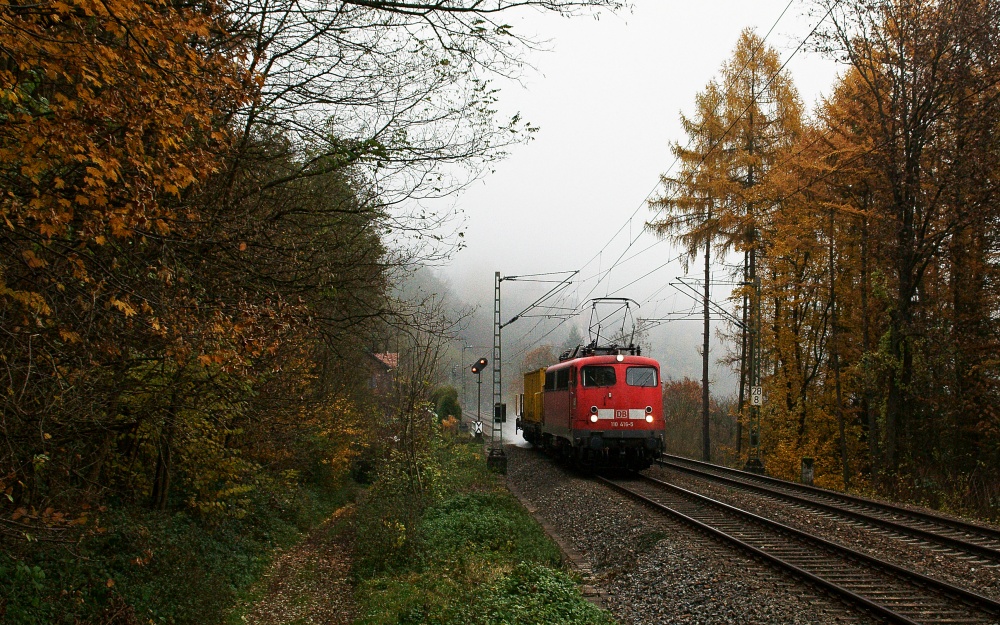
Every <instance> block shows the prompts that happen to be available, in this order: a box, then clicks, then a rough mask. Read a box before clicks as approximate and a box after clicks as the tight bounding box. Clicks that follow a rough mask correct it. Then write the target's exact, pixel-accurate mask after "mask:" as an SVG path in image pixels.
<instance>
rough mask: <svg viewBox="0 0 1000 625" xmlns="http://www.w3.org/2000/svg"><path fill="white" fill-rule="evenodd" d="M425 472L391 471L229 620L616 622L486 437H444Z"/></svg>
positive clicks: (365, 624)
mask: <svg viewBox="0 0 1000 625" xmlns="http://www.w3.org/2000/svg"><path fill="white" fill-rule="evenodd" d="M419 468H420V469H421V472H422V473H423V476H422V478H421V479H423V480H426V482H425V488H424V490H423V491H422V492H421V493H414V490H413V482H412V481H411V480H412V479H413V478H414V476H413V475H411V474H407V473H405V472H400V473H394V472H393V471H392V470H391V467H387V470H386V471H384V472H383V474H382V475H381V477H379V478H378V479H377V480H376V481H375V482H374V483H372V484H370V485H369V486H368V487H367V488H366V489H365V491H364V492H363V493H362V494H361V495H360V496H359V497H358V499H357V501H356V503H355V504H354V505H353V506H350V507H348V508H343V509H342V510H341V511H338V514H336V515H335V518H332V519H331V520H330V521H328V522H327V523H326V524H324V525H323V526H322V527H320V528H319V529H318V530H315V531H313V532H312V533H310V534H309V536H308V537H307V538H306V540H304V541H303V542H302V543H301V544H300V545H298V546H296V547H295V548H292V549H289V550H288V551H286V552H284V553H282V554H280V555H279V556H278V557H277V558H276V560H275V564H274V565H273V566H272V570H271V571H270V572H269V573H268V575H267V576H266V577H265V579H264V580H263V581H262V583H261V584H260V586H259V588H258V589H257V592H256V593H255V594H254V596H253V600H252V601H251V602H248V603H247V604H246V605H244V606H242V607H241V608H240V609H239V610H238V613H237V614H236V615H235V618H234V619H231V620H233V622H238V621H242V622H246V623H250V624H251V625H278V624H279V623H289V622H323V623H357V624H359V625H381V624H386V625H388V624H390V623H392V624H395V623H440V624H454V625H466V624H471V625H477V624H481V625H487V624H493V623H508V624H510V625H518V624H524V625H528V624H529V623H560V624H565V625H576V624H578V625H584V624H586V625H604V624H606V625H613V623H614V621H613V620H612V619H611V618H610V617H609V616H608V614H607V613H606V612H604V611H602V610H600V609H599V608H598V607H597V606H595V605H593V604H592V603H591V602H588V601H587V599H586V598H585V597H584V596H583V594H582V592H581V584H582V582H583V574H585V572H583V571H580V570H578V569H574V568H573V567H572V565H571V564H570V563H568V562H567V556H566V555H565V554H564V552H563V551H562V550H561V549H560V547H559V546H558V545H557V544H556V543H555V542H553V541H552V540H551V539H550V538H549V537H548V536H547V535H546V532H545V530H544V529H543V528H542V527H541V525H540V524H539V523H538V522H536V521H535V519H534V518H533V517H532V515H531V514H529V512H528V510H526V509H525V507H524V506H522V505H521V503H520V502H518V500H517V499H516V498H515V497H514V496H513V495H512V494H511V492H510V491H509V490H508V489H507V486H506V482H505V479H504V477H503V476H501V475H497V474H494V473H491V472H489V471H488V470H487V469H486V462H485V456H484V454H483V449H482V446H481V444H478V443H471V442H466V441H465V440H464V439H461V438H448V437H445V438H444V439H442V440H440V441H438V442H437V443H436V444H435V445H434V448H433V449H432V450H430V453H428V454H427V455H426V456H425V457H424V458H423V460H422V461H421V462H420V463H419ZM338 597H339V598H338ZM344 597H347V598H349V599H348V600H344Z"/></svg>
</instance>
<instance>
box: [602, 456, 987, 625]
mask: <svg viewBox="0 0 1000 625" xmlns="http://www.w3.org/2000/svg"><path fill="white" fill-rule="evenodd" d="M638 477H639V478H640V480H641V481H642V482H644V483H647V484H652V485H654V487H655V488H657V490H659V491H660V492H661V493H662V492H665V491H667V494H676V495H677V496H680V497H682V498H684V499H686V500H689V501H693V502H696V503H698V504H700V505H702V506H704V507H705V508H703V509H706V508H710V509H714V510H716V511H719V512H721V513H723V514H724V515H725V516H727V517H728V518H729V519H732V518H733V517H735V518H737V519H739V520H740V522H741V523H742V524H743V526H744V527H745V526H748V525H753V526H757V527H762V528H766V529H767V530H769V531H770V532H774V533H778V534H779V535H783V536H784V539H785V541H786V544H787V543H791V542H793V541H794V542H797V543H798V544H800V545H801V544H803V543H804V544H806V545H811V546H812V547H811V548H812V549H816V548H819V549H820V550H822V551H825V552H826V553H827V555H826V556H825V557H824V558H823V559H822V560H829V559H830V555H829V554H830V553H831V552H832V553H833V554H835V557H839V558H844V559H847V560H852V561H855V562H857V563H859V564H861V565H862V566H863V568H865V569H868V570H869V572H871V570H872V569H873V570H874V571H875V572H879V571H881V572H887V573H889V574H891V575H893V576H895V577H896V578H897V579H901V580H902V581H903V582H904V583H906V584H908V585H909V586H911V587H913V588H915V589H916V590H917V593H918V596H920V595H921V594H923V595H924V596H926V590H925V589H930V590H931V591H932V592H934V593H938V594H940V595H944V596H945V597H949V598H951V599H959V600H961V601H962V602H963V603H965V604H966V605H967V606H968V607H972V608H974V609H978V610H980V611H985V612H988V613H990V614H993V615H998V614H1000V602H997V601H994V600H993V599H990V598H988V597H984V596H982V595H979V594H976V593H973V592H971V591H968V590H966V589H964V588H960V587H957V586H953V585H951V584H947V583H946V582H942V581H940V580H937V579H934V578H931V577H928V576H926V575H923V574H921V573H917V572H916V571H912V570H910V569H907V568H904V567H901V566H898V565H895V564H892V563H891V562H884V561H882V560H879V559H877V558H874V557H872V556H869V555H867V554H864V553H861V552H857V551H854V550H853V549H850V548H848V547H845V546H843V545H839V544H837V543H834V542H831V541H828V540H826V539H824V538H820V537H818V536H813V535H811V534H808V533H806V532H803V531H801V530H798V529H795V528H792V527H789V526H786V525H783V524H781V523H778V522H776V521H772V520H770V519H767V518H764V517H761V516H758V515H756V514H753V513H751V512H747V511H745V510H740V509H739V508H736V507H734V506H731V505H729V504H726V503H723V502H720V501H716V500H714V499H711V498H709V497H705V496H704V495H700V494H698V493H694V492H692V491H689V490H687V489H684V488H680V487H678V486H674V485H672V484H668V483H666V482H662V481H660V480H656V479H653V478H650V477H648V476H643V475H639V476H638ZM597 479H598V480H600V481H601V482H602V483H604V484H606V485H608V486H610V487H612V488H614V489H616V490H619V491H621V492H623V493H625V494H627V495H628V496H630V497H633V498H635V499H638V500H640V501H642V502H644V503H646V504H647V505H650V506H652V507H653V508H655V509H657V510H659V511H661V512H664V513H666V514H668V515H670V516H673V517H675V518H677V519H679V520H681V521H683V522H685V523H687V524H689V525H692V526H693V527H696V528H698V529H699V530H701V531H703V532H706V533H708V534H709V535H712V536H715V537H717V538H718V539H720V540H722V541H723V542H728V543H731V544H734V545H736V546H737V547H739V548H740V549H742V550H744V551H747V552H749V553H751V554H753V555H754V556H757V557H760V558H763V559H764V560H766V561H769V562H772V563H774V564H775V565H776V566H778V567H779V568H782V569H786V570H789V571H791V572H792V573H794V574H795V575H797V576H799V577H801V578H803V579H806V580H808V581H809V582H811V583H814V584H816V585H818V586H819V587H821V588H825V589H827V590H829V591H830V592H832V593H834V594H836V595H839V596H841V597H843V598H844V599H846V600H847V601H849V602H851V603H853V604H855V605H859V606H861V607H862V608H864V609H867V610H870V611H872V612H874V613H875V614H878V615H879V616H881V617H882V618H885V619H886V620H888V621H890V622H893V623H905V624H907V625H912V624H920V623H925V622H933V621H915V620H913V619H912V618H910V617H908V616H906V615H905V614H901V613H900V612H897V611H895V610H894V609H892V608H891V607H889V606H886V605H883V604H881V603H879V602H878V601H876V600H873V599H870V598H868V597H865V596H864V595H862V594H859V593H857V592H854V591H853V590H850V589H849V588H846V587H844V586H842V585H840V584H838V583H836V582H835V581H833V580H831V579H827V578H825V577H823V576H822V575H819V574H816V573H813V572H810V571H809V570H807V569H805V568H803V567H801V566H798V565H796V564H794V563H791V562H788V561H786V560H784V559H782V558H780V557H778V556H777V555H775V554H773V553H769V552H767V551H765V550H764V549H762V548H759V547H756V546H754V545H752V544H750V543H748V542H746V541H744V540H741V539H740V538H737V537H736V536H733V535H731V534H728V533H726V532H725V531H723V530H721V529H719V528H717V527H713V526H712V525H710V524H709V523H706V522H704V521H701V520H698V519H696V518H694V517H692V516H689V515H687V514H684V513H683V512H681V511H679V510H676V509H674V508H672V507H670V506H668V505H665V504H663V503H662V502H658V501H656V500H654V499H651V498H649V497H647V496H645V495H643V494H641V493H639V492H637V491H635V490H633V489H630V488H628V487H626V486H624V485H622V484H621V483H620V482H616V481H614V480H609V479H607V478H604V477H598V478H597ZM720 523H721V521H720ZM789 537H790V538H791V539H792V540H789ZM764 542H767V541H764ZM772 546H773V545H772ZM822 560H821V561H822ZM921 591H922V592H921ZM911 592H912V590H911ZM911 607H912V606H911Z"/></svg>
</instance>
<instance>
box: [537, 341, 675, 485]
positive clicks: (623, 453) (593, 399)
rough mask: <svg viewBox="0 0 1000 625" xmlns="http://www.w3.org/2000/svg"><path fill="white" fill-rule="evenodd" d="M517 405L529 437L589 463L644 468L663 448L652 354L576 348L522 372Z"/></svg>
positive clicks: (660, 406)
mask: <svg viewBox="0 0 1000 625" xmlns="http://www.w3.org/2000/svg"><path fill="white" fill-rule="evenodd" d="M615 351H617V350H615ZM539 383H541V384H539ZM539 386H541V387H542V388H541V389H538V387H539ZM529 389H530V391H529ZM539 400H540V401H539ZM529 404H530V406H529ZM522 405H523V407H524V409H523V414H522V418H521V419H520V426H521V429H523V430H524V438H525V439H526V440H527V441H529V442H530V443H532V444H533V445H536V446H541V447H543V448H545V449H547V450H549V451H551V452H553V453H555V454H557V455H560V456H563V457H566V458H567V459H570V460H572V461H574V462H575V463H577V464H579V465H582V466H585V467H588V468H605V467H620V468H628V469H633V470H640V469H645V468H647V467H649V465H650V464H651V463H652V461H653V460H654V459H655V458H656V457H657V456H658V455H659V454H660V453H662V451H663V439H664V427H665V424H664V420H663V396H662V393H661V391H660V371H659V364H658V363H657V362H656V361H655V360H653V359H651V358H645V357H642V356H639V355H637V354H634V353H626V354H622V353H614V352H612V353H603V354H601V353H593V352H589V353H588V352H587V351H585V352H584V353H583V354H581V355H580V356H576V354H574V355H573V356H572V357H569V358H568V359H567V360H564V361H563V362H560V363H558V364H556V365H553V366H551V367H547V368H545V369H539V370H537V371H533V372H530V373H528V374H526V375H525V396H524V399H523V401H522Z"/></svg>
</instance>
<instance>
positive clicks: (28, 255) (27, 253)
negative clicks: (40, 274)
mask: <svg viewBox="0 0 1000 625" xmlns="http://www.w3.org/2000/svg"><path fill="white" fill-rule="evenodd" d="M21 257H22V258H24V261H25V262H26V263H28V266H29V267H31V268H32V269H41V268H42V267H45V266H47V265H48V264H49V263H48V261H46V260H45V259H43V258H38V256H36V255H35V253H34V252H33V251H31V250H24V251H23V252H21Z"/></svg>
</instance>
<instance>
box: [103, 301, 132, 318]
mask: <svg viewBox="0 0 1000 625" xmlns="http://www.w3.org/2000/svg"><path fill="white" fill-rule="evenodd" d="M108 302H109V303H110V304H111V306H113V307H114V308H117V309H118V310H120V311H121V312H122V313H124V315H125V316H126V317H133V316H135V309H134V308H132V306H130V305H129V303H128V302H126V301H123V300H120V299H118V298H116V297H112V298H111V299H110V300H108Z"/></svg>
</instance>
